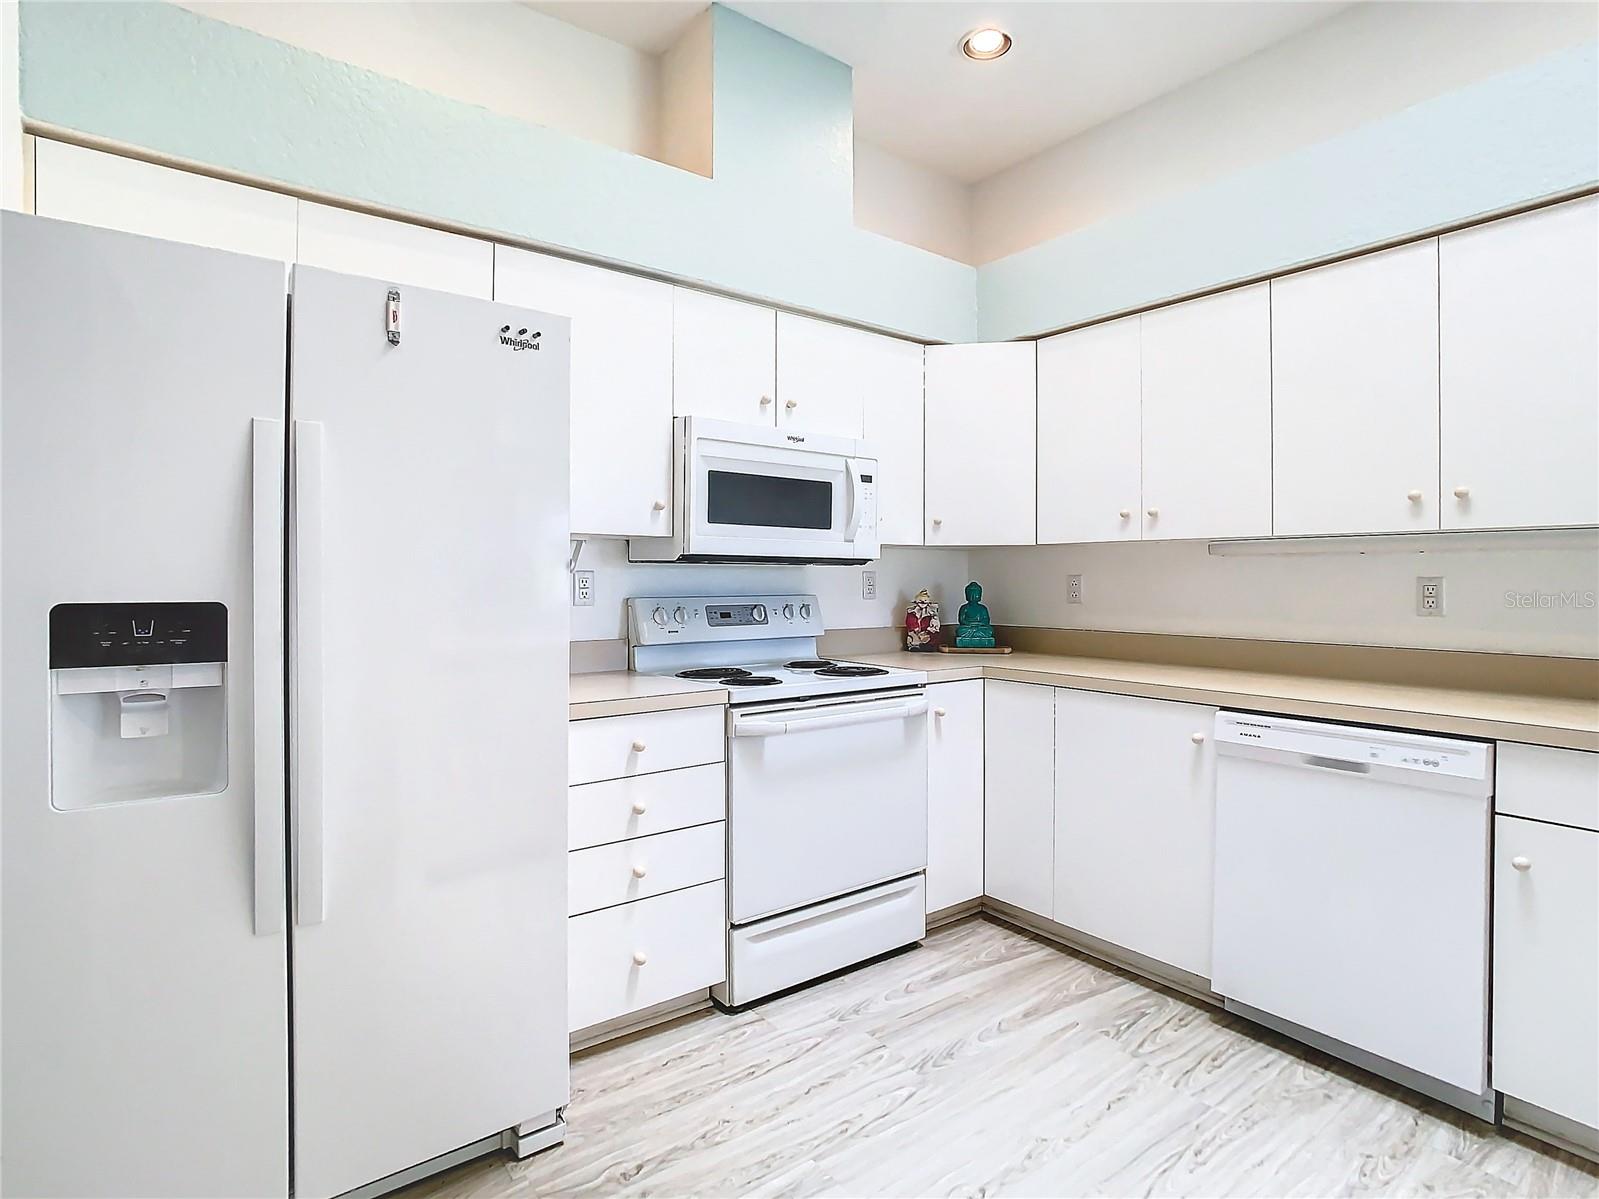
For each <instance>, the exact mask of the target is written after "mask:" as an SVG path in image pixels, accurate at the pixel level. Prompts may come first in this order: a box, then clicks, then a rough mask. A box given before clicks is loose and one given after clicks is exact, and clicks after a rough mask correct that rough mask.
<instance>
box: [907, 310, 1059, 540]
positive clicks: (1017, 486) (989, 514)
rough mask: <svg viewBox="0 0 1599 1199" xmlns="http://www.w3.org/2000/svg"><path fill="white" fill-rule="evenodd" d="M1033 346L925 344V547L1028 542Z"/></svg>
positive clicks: (1033, 502) (1034, 497) (1033, 459)
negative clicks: (926, 545) (926, 345)
mask: <svg viewBox="0 0 1599 1199" xmlns="http://www.w3.org/2000/svg"><path fill="white" fill-rule="evenodd" d="M1035 358H1036V355H1035V352H1034V343H1033V342H1030V341H1011V342H996V343H991V344H976V345H964V346H928V347H927V351H926V362H927V382H926V389H927V433H926V436H927V450H926V461H927V481H926V490H927V499H926V519H927V527H926V543H927V544H928V545H1032V544H1034V542H1035V541H1036V540H1037V535H1036V531H1035V526H1036V521H1037V508H1038V493H1037V490H1036V488H1035V487H1034V480H1035V478H1036V471H1037V469H1038V462H1037V456H1036V455H1037V449H1036V447H1037V444H1038V437H1037V434H1038V426H1037V420H1038V404H1037V377H1036V372H1035Z"/></svg>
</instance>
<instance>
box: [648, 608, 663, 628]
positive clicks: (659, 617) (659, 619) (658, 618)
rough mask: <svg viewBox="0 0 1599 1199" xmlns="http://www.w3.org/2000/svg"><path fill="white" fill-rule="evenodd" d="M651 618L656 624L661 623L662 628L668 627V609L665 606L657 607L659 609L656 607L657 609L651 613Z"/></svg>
mask: <svg viewBox="0 0 1599 1199" xmlns="http://www.w3.org/2000/svg"><path fill="white" fill-rule="evenodd" d="M650 619H651V620H653V621H654V622H655V623H656V624H658V625H660V626H661V628H663V629H664V628H665V627H666V609H665V608H657V609H655V611H653V612H651V613H650Z"/></svg>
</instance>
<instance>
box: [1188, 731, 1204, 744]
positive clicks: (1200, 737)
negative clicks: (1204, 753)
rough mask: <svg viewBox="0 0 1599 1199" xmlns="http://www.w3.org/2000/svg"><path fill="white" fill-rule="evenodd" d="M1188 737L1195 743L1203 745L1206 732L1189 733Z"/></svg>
mask: <svg viewBox="0 0 1599 1199" xmlns="http://www.w3.org/2000/svg"><path fill="white" fill-rule="evenodd" d="M1188 739H1189V740H1190V741H1192V742H1193V743H1194V744H1195V745H1203V744H1205V734H1204V733H1189V734H1188Z"/></svg>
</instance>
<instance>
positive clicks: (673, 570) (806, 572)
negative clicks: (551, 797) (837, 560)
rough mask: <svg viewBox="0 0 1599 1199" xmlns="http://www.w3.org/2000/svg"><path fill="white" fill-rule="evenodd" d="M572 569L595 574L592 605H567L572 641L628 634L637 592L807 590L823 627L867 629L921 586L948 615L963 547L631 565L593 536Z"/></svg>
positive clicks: (891, 619)
mask: <svg viewBox="0 0 1599 1199" xmlns="http://www.w3.org/2000/svg"><path fill="white" fill-rule="evenodd" d="M578 569H580V570H592V571H594V572H595V580H594V584H595V587H594V606H593V607H592V608H573V609H572V640H573V641H597V640H604V639H608V638H615V637H626V636H627V625H626V617H625V616H624V614H623V611H622V601H623V600H624V599H628V598H630V597H632V596H636V595H714V594H724V595H741V594H743V595H760V594H763V593H770V592H780V591H795V592H813V593H815V594H816V596H817V597H818V598H819V599H820V600H821V605H822V619H823V621H824V622H825V623H826V625H827V627H828V628H829V629H870V628H889V627H893V626H896V625H903V624H904V623H905V605H906V604H908V603H909V602H910V600H911V597H912V596H914V595H915V594H916V592H917V591H918V590H920V589H921V588H923V587H926V588H927V589H928V590H929V591H931V592H932V593H933V598H934V599H936V600H938V601H939V603H940V604H942V605H943V610H944V611H945V612H948V613H953V612H954V611H955V608H956V607H959V606H960V602H961V599H962V596H961V588H963V587H965V586H966V584H967V582H968V576H967V574H966V554H965V552H964V551H961V550H926V549H908V548H906V549H902V548H890V549H887V550H884V551H883V556H882V558H881V559H879V560H878V561H876V562H874V563H872V564H871V566H868V567H859V566H674V565H667V564H664V563H655V564H640V565H633V564H631V563H629V562H628V560H627V543H626V542H625V541H606V540H599V539H596V540H593V541H590V542H589V543H588V544H587V545H585V546H584V547H583V556H582V559H581V560H580V561H579V563H578ZM862 570H875V571H877V598H876V599H875V600H870V601H868V600H863V599H861V571H862ZM951 605H953V606H951Z"/></svg>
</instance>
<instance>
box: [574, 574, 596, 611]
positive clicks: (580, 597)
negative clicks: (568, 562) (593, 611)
mask: <svg viewBox="0 0 1599 1199" xmlns="http://www.w3.org/2000/svg"><path fill="white" fill-rule="evenodd" d="M593 606H594V572H593V571H592V570H574V571H573V572H572V607H574V608H592V607H593Z"/></svg>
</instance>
